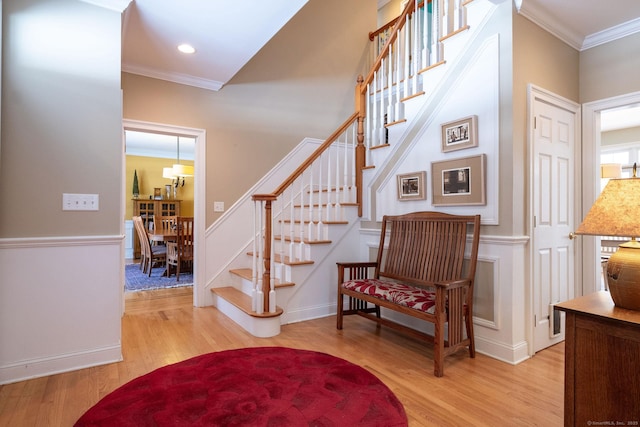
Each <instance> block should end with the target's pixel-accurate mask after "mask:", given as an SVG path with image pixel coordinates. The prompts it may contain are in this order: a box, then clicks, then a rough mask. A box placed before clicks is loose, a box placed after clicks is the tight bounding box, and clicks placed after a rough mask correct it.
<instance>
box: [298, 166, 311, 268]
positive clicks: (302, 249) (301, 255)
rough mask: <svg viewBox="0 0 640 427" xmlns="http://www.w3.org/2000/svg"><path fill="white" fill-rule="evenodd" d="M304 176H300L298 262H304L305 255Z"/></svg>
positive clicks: (307, 213)
mask: <svg viewBox="0 0 640 427" xmlns="http://www.w3.org/2000/svg"><path fill="white" fill-rule="evenodd" d="M304 176H305V173H304V172H303V173H302V175H300V198H299V199H300V226H299V227H298V228H299V233H300V234H299V239H300V243H299V245H298V246H299V248H298V251H299V257H298V259H299V260H304V259H306V254H305V241H304V232H305V226H304V222H305V220H306V219H307V217H308V215H309V212H307V210H306V209H305V206H304V191H305V180H304ZM309 218H310V220H312V219H313V218H311V217H309Z"/></svg>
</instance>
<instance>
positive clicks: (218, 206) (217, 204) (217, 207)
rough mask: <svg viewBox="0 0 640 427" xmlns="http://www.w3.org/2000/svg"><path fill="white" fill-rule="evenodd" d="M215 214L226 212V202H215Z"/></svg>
mask: <svg viewBox="0 0 640 427" xmlns="http://www.w3.org/2000/svg"><path fill="white" fill-rule="evenodd" d="M213 211H214V212H224V202H213Z"/></svg>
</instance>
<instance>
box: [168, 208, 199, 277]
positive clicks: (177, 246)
mask: <svg viewBox="0 0 640 427" xmlns="http://www.w3.org/2000/svg"><path fill="white" fill-rule="evenodd" d="M185 265H188V266H189V267H190V268H191V269H192V268H193V217H184V216H179V217H176V240H175V242H167V277H169V276H171V267H174V268H175V271H176V280H180V270H181V269H182V267H183V266H185Z"/></svg>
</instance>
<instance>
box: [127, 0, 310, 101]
mask: <svg viewBox="0 0 640 427" xmlns="http://www.w3.org/2000/svg"><path fill="white" fill-rule="evenodd" d="M307 1H308V0H269V1H257V0H248V1H241V0H180V1H176V0H134V1H132V2H131V4H130V5H129V7H128V8H127V9H126V10H125V12H124V16H123V42H122V43H123V44H122V69H123V71H126V72H130V73H134V74H141V75H144V76H149V77H154V78H158V79H162V80H169V81H174V82H177V83H182V84H186V85H192V86H197V87H202V88H205V89H211V90H219V89H221V88H222V87H223V86H224V85H225V84H226V83H227V82H228V81H229V80H231V78H232V77H233V76H234V75H235V74H236V73H237V72H238V71H239V70H240V69H241V68H242V67H243V66H244V65H245V64H246V63H247V62H249V60H250V59H251V58H252V57H253V56H254V55H255V54H256V53H257V52H258V51H259V50H260V49H261V48H262V47H263V46H264V45H265V44H266V43H267V42H268V41H269V40H270V39H271V38H272V37H273V36H274V35H275V34H276V33H277V32H278V30H280V29H281V28H282V27H283V26H284V24H286V23H287V22H288V21H289V20H290V19H291V18H292V17H293V16H294V15H295V14H296V13H297V12H298V11H299V10H300V9H301V8H302V6H304V5H305V4H306V3H307ZM182 43H189V44H191V45H192V46H193V47H194V48H195V49H196V52H195V53H194V54H191V55H187V54H184V53H181V52H179V51H178V50H177V46H178V45H180V44H182Z"/></svg>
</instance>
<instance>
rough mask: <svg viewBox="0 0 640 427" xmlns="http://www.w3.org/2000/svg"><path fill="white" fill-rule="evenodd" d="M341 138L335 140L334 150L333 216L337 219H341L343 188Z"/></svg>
mask: <svg viewBox="0 0 640 427" xmlns="http://www.w3.org/2000/svg"><path fill="white" fill-rule="evenodd" d="M343 137H346V133H344V134H343ZM340 144H341V143H340V139H338V140H337V141H336V142H334V146H335V149H334V150H333V151H335V158H336V162H335V167H334V169H335V175H336V177H335V185H334V187H335V190H334V196H333V200H334V205H333V209H334V213H333V217H334V219H335V220H336V221H340V219H341V218H340V193H341V191H340V189H341V187H342V186H341V185H340V171H341V170H340Z"/></svg>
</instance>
